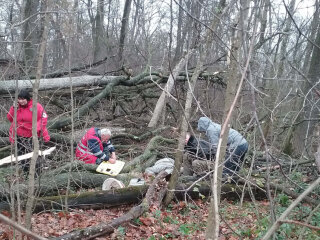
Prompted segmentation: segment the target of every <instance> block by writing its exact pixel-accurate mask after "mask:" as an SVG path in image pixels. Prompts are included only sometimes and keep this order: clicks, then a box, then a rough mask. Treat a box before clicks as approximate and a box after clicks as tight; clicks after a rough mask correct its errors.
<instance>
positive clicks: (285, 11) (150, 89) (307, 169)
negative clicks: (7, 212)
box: [0, 0, 320, 239]
mask: <svg viewBox="0 0 320 240" xmlns="http://www.w3.org/2000/svg"><path fill="white" fill-rule="evenodd" d="M0 2H1V7H0V48H1V51H0V73H1V80H0V81H1V84H0V92H1V97H0V101H1V107H0V109H1V110H0V115H1V124H0V136H1V139H0V144H1V149H0V155H1V157H5V156H7V155H9V154H11V153H14V146H11V145H10V143H9V141H8V129H9V123H8V121H6V115H7V112H8V110H9V108H10V106H11V105H12V104H13V102H14V101H15V98H16V97H17V93H18V90H19V89H21V88H27V89H29V90H30V91H32V92H33V98H34V99H35V100H36V101H39V102H40V103H41V104H42V105H43V106H44V107H45V109H46V111H47V114H48V116H49V123H48V129H49V131H50V134H51V143H50V144H49V145H51V146H56V147H57V150H56V151H55V153H54V154H53V155H51V156H50V157H48V158H47V159H46V166H45V167H47V172H50V171H54V170H56V169H60V170H61V168H64V169H69V170H68V171H67V173H68V174H66V176H65V177H66V178H63V180H61V182H65V183H67V184H68V185H67V188H66V190H63V191H62V192H59V191H60V190H61V188H59V187H57V186H56V189H55V190H53V189H54V188H53V187H52V188H50V191H53V192H54V193H55V194H59V195H65V194H66V195H67V197H68V194H70V193H75V192H78V191H79V189H82V187H84V185H85V184H83V185H82V183H81V181H80V184H79V181H78V182H77V181H74V183H75V182H76V184H75V185H77V187H74V186H73V185H72V181H73V180H70V179H76V177H75V176H73V175H72V173H75V172H76V171H78V173H79V176H81V177H80V178H86V179H87V177H86V176H89V174H87V173H84V172H82V170H83V169H85V167H83V166H82V167H80V168H82V170H81V171H80V170H79V168H77V169H76V168H73V165H72V164H73V160H72V159H73V154H74V146H75V144H76V142H77V141H78V140H79V138H80V137H81V136H82V135H83V133H84V132H85V130H86V129H88V128H90V127H91V126H97V127H110V128H111V129H112V131H113V133H114V137H113V138H114V139H113V141H114V144H115V145H116V148H117V151H118V154H119V158H120V159H123V160H125V161H128V162H130V161H132V160H133V162H134V163H135V164H137V163H138V165H139V164H142V165H143V164H145V163H148V164H150V162H151V160H150V159H153V160H155V159H159V158H161V157H166V156H169V157H173V158H175V159H176V168H177V169H179V168H180V167H181V161H182V153H183V141H184V140H183V139H184V134H185V132H186V131H187V128H189V130H191V131H194V133H195V134H197V136H199V133H197V132H196V128H195V123H196V121H197V120H198V118H199V117H201V116H204V115H205V116H208V117H210V118H211V119H212V120H214V121H216V122H219V123H221V124H225V126H228V127H230V126H231V127H232V128H234V129H237V130H238V131H239V132H241V133H242V134H243V135H244V136H245V137H246V139H247V140H248V142H249V145H250V149H249V153H248V154H247V157H246V161H245V163H244V166H243V169H244V170H243V171H242V172H241V173H240V175H241V176H240V177H242V179H244V180H245V181H244V182H242V183H241V184H242V185H239V183H237V184H236V186H237V187H239V186H240V188H243V189H242V191H239V192H238V195H239V197H238V199H240V202H241V203H242V202H243V196H244V195H243V194H244V192H245V187H247V186H248V185H249V186H250V185H251V184H252V186H255V187H257V186H258V187H260V188H263V189H264V192H265V195H264V198H266V199H267V201H268V206H269V209H268V211H269V212H268V213H266V215H264V216H261V215H259V214H257V215H256V216H255V218H256V219H257V223H258V224H257V225H259V224H260V226H262V225H263V224H262V222H263V221H265V222H264V225H263V226H265V227H264V228H263V229H262V228H259V229H258V230H257V226H256V228H255V229H254V230H250V231H249V232H247V236H245V235H241V234H243V232H242V233H241V234H240V237H241V236H242V238H246V237H247V238H253V239H255V238H258V237H262V236H263V235H264V234H265V233H266V232H267V230H268V229H269V230H271V232H272V234H273V233H274V232H276V235H275V236H276V238H277V239H295V238H296V239H298V238H300V239H319V237H318V236H319V235H317V234H319V226H320V225H319V223H320V214H319V206H320V205H319V196H318V194H319V193H320V189H319V186H318V185H319V169H320V155H319V152H320V147H319V130H320V129H319V97H320V91H319V86H318V85H319V81H320V78H319V76H320V60H319V59H320V47H319V46H320V27H319V17H320V14H319V1H318V0H315V1H298V0H291V1H285V0H284V1H272V0H253V1H249V0H240V1H233V0H230V1H225V0H220V1H213V0H197V1H191V0H163V1H160V0H158V1H152V0H150V1H144V0H133V1H132V0H125V1H112V0H97V1H92V0H83V1H79V0H73V1H71V0H57V1H53V2H51V1H46V0H16V1H6V0H2V1H0ZM228 127H227V129H228ZM156 137H158V139H157V138H156ZM202 137H204V136H202ZM155 138H156V139H155ZM160 138H161V139H160ZM159 139H160V140H159ZM222 139H224V138H223V135H222ZM154 143H155V144H154ZM153 144H154V145H153ZM35 145H37V144H35ZM36 147H37V146H36ZM41 147H42V143H41V142H40V148H41ZM224 147H225V143H224V140H222V149H224ZM150 149H151V150H150ZM148 151H149V152H148ZM221 152H222V156H221V155H220V157H219V154H217V155H218V157H217V158H219V159H217V160H216V161H217V162H218V161H219V162H221V161H223V160H222V159H223V155H224V154H223V153H224V151H221ZM146 154H149V155H148V156H146ZM141 156H142V157H141ZM148 160H149V162H148ZM70 162H71V163H72V164H71V165H72V166H71V165H70V166H71V167H69V165H68V163H70ZM66 165H67V166H68V168H67V167H64V166H66ZM133 165H134V164H129V166H131V167H132V166H133ZM134 166H135V167H136V165H134ZM143 166H144V167H145V166H146V165H143ZM141 168H142V167H141ZM141 168H140V169H139V170H141ZM8 169H9V170H8ZM128 169H129V167H128ZM135 169H136V170H137V168H135ZM0 170H1V178H2V180H1V182H2V188H1V189H2V196H1V197H3V198H2V199H3V202H8V203H10V204H9V205H10V206H11V216H12V218H13V219H14V220H15V221H16V222H18V223H20V224H23V220H22V219H21V218H20V215H21V214H20V211H21V209H20V208H19V207H18V206H19V202H18V204H17V203H16V202H15V201H16V200H15V199H19V198H22V200H21V201H22V202H24V201H26V202H27V203H26V206H27V207H26V209H28V206H29V209H30V213H29V216H28V214H27V213H26V216H25V217H26V218H28V217H29V218H31V212H32V211H31V209H32V208H33V206H34V202H33V200H31V199H32V196H33V195H34V194H36V195H37V196H39V197H40V196H43V195H45V194H43V192H41V189H40V188H37V187H36V185H37V184H38V183H39V186H40V185H41V182H40V181H41V180H39V179H36V180H33V182H32V181H31V180H30V179H29V180H28V182H27V181H25V182H27V183H25V182H24V180H23V179H20V178H19V173H18V171H17V170H16V169H15V166H14V164H13V165H12V166H9V167H7V168H1V169H0ZM216 170H218V169H216ZM86 171H88V169H86ZM216 172H218V174H219V172H220V171H216ZM55 173H58V172H55ZM59 173H61V171H60V172H59ZM81 174H84V175H81ZM49 175H50V174H49ZM95 175H96V174H95ZM257 175H259V178H258V179H256V180H255V183H254V184H253V181H251V182H246V180H248V179H249V178H251V177H254V176H257ZM82 176H84V177H82ZM47 177H49V176H47ZM50 177H51V178H53V177H54V175H51V176H50ZM209 177H210V176H209ZM91 178H94V177H93V176H92V174H91V175H90V179H91ZM44 179H46V178H44ZM99 179H100V180H95V181H96V182H95V183H100V182H101V181H102V179H101V178H99ZM172 179H173V180H172V183H171V182H170V184H169V186H168V188H169V189H170V188H171V189H174V186H175V184H176V183H174V181H175V180H177V179H178V176H175V175H174V176H173V177H172ZM211 179H212V180H211V181H208V182H207V184H208V186H209V189H210V188H211V191H212V192H215V195H213V197H209V199H210V201H211V203H212V204H210V205H208V206H206V207H207V208H208V209H212V211H210V214H209V216H208V219H207V220H205V221H208V225H207V227H206V228H203V229H206V231H205V230H203V229H202V230H203V231H202V232H204V231H205V234H204V235H203V236H202V237H204V238H206V239H209V238H210V237H212V238H215V239H218V235H219V234H220V237H222V235H223V230H221V225H220V233H219V222H220V220H221V219H220V218H219V212H220V215H223V214H224V212H223V210H222V209H223V202H222V203H220V204H219V206H220V210H219V209H218V208H217V207H213V203H214V202H215V201H216V202H219V200H220V197H219V196H220V189H221V188H222V190H224V187H225V185H226V184H223V183H221V181H219V176H214V175H212V176H211ZM48 181H50V180H48V178H47V182H48ZM52 181H53V180H52ZM57 181H58V180H57ZM194 181H195V180H194ZM314 181H315V182H314ZM312 182H314V183H315V185H312ZM24 183H25V185H26V186H28V187H26V188H27V189H28V194H26V196H28V197H26V198H25V199H24V197H23V196H19V194H18V192H19V191H21V189H20V187H21V185H23V184H24ZM87 185H90V184H87ZM71 186H73V187H71ZM274 186H275V187H274ZM64 187H66V186H64ZM87 187H88V186H87ZM90 187H96V186H95V184H92V185H90ZM308 187H312V188H314V189H311V190H310V188H308ZM231 188H232V187H231ZM17 189H18V190H17ZM250 189H251V187H249V195H250V196H251V200H252V201H253V203H254V206H255V208H256V209H258V208H259V207H261V205H259V204H258V203H255V200H254V196H253V195H254V194H253V193H252V192H251V193H250V191H251V190H250ZM305 189H309V190H310V191H313V192H312V195H309V197H308V198H304V201H305V199H308V201H307V203H306V204H307V205H297V207H298V209H299V210H297V208H295V210H294V212H295V211H298V212H299V211H300V212H303V214H301V216H302V217H301V216H300V215H299V216H298V215H297V214H295V215H294V214H293V215H291V219H293V220H294V221H296V222H299V223H296V222H295V223H292V222H291V223H285V224H282V223H283V221H285V220H286V217H287V216H288V215H286V216H283V217H284V218H281V217H280V216H281V214H283V213H285V210H286V209H287V207H289V206H292V205H290V204H291V203H294V199H295V198H297V197H298V196H299V195H300V194H301V193H302V192H303V191H304V190H305ZM15 190H17V191H15ZM229 190H230V189H229ZM286 190H290V191H291V192H288V191H286ZM47 191H49V190H48V189H47ZM65 191H66V192H65ZM69 191H70V193H69ZM80 191H81V190H80ZM83 191H86V190H83ZM231 191H232V190H231ZM10 192H11V193H12V192H13V193H12V194H13V195H12V194H11V195H10V194H9V193H10ZM292 192H293V193H292ZM222 193H223V191H222ZM294 193H295V194H296V195H294ZM8 194H9V195H10V196H8ZM14 194H17V195H18V196H16V197H15V196H14ZM21 194H22V193H21ZM169 195H170V194H169ZM171 197H172V196H171ZM26 199H29V201H28V200H26ZM66 199H67V198H66ZM300 201H302V199H300ZM300 201H299V202H300ZM28 202H29V204H28ZM165 202H166V206H168V199H166V201H165ZM65 203H66V206H68V204H67V201H66V202H65ZM299 204H301V203H299ZM22 205H23V204H22ZM264 207H265V206H264ZM17 208H18V209H17ZM186 208H188V206H187V207H186ZM66 209H68V208H67V207H66ZM288 209H289V208H288ZM189 210H190V209H189ZM26 212H28V211H26ZM212 212H214V213H215V214H214V213H212ZM211 214H212V215H211ZM210 219H212V222H210ZM261 221H262V222H261ZM281 221H282V222H281ZM26 222H27V221H26ZM140 223H141V222H140ZM272 223H274V224H275V225H277V227H276V228H278V227H279V226H280V225H281V227H280V230H278V231H276V230H275V229H273V230H272V227H270V226H272ZM300 223H304V224H305V227H306V228H303V227H299V226H300V225H301V224H300ZM210 224H212V226H215V227H212V229H213V230H212V231H211V230H208V226H211V225H210ZM299 224H300V225H299ZM310 226H311V227H310ZM312 226H314V227H318V229H317V228H316V229H314V228H312ZM26 227H27V228H29V229H31V221H30V225H29V226H28V223H27V224H26ZM228 227H230V226H227V228H228ZM33 228H35V225H34V226H33ZM306 229H307V230H306ZM246 230H247V229H246ZM228 234H229V235H226V236H229V237H230V236H231V235H232V234H234V233H232V232H231V233H230V232H228ZM232 236H233V235H232ZM235 236H237V237H239V233H238V235H237V234H235ZM148 237H150V235H149V236H148ZM180 237H181V236H180ZM265 239H267V238H265Z"/></svg>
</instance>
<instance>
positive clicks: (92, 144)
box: [88, 128, 116, 164]
mask: <svg viewBox="0 0 320 240" xmlns="http://www.w3.org/2000/svg"><path fill="white" fill-rule="evenodd" d="M99 130H100V129H99V128H94V131H95V135H96V136H97V137H98V138H99V139H101V136H100V134H99ZM102 146H103V151H101V149H100V145H99V142H98V140H96V139H89V140H88V148H89V149H90V152H92V153H93V154H94V155H95V156H97V157H98V159H97V162H96V163H98V162H100V163H101V162H102V161H108V160H109V158H110V156H109V155H110V153H113V152H115V151H116V150H115V148H114V146H113V145H112V143H111V141H110V140H108V142H106V143H102ZM98 164H99V163H98Z"/></svg>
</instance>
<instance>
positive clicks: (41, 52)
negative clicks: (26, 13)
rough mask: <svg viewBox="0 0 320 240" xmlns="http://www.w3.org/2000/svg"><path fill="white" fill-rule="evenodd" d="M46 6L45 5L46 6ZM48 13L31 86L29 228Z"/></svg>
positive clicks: (27, 221) (27, 219)
mask: <svg viewBox="0 0 320 240" xmlns="http://www.w3.org/2000/svg"><path fill="white" fill-rule="evenodd" d="M44 4H49V3H47V1H44ZM47 7H48V6H46V8H47ZM47 24H48V14H45V20H44V25H43V27H44V29H43V35H42V38H41V44H40V49H39V57H38V66H37V74H36V76H37V77H36V80H35V83H34V86H33V102H32V109H33V111H32V141H33V152H34V154H33V156H32V158H31V162H30V170H29V176H28V178H29V181H28V199H27V204H26V219H25V222H26V228H27V229H31V217H32V207H33V203H34V188H35V181H34V178H35V167H36V161H37V158H38V154H39V139H38V132H37V115H38V111H37V104H38V88H39V80H40V78H41V74H42V69H43V59H44V54H45V50H46V44H47V37H48V27H47Z"/></svg>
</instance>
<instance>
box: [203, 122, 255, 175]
mask: <svg viewBox="0 0 320 240" xmlns="http://www.w3.org/2000/svg"><path fill="white" fill-rule="evenodd" d="M198 130H199V131H201V132H205V133H206V136H207V137H208V140H209V142H210V143H211V144H213V145H216V146H217V145H218V142H219V137H220V133H221V125H220V124H218V123H215V122H213V121H211V120H210V119H209V118H207V117H201V118H200V119H199V121H198ZM248 146H249V145H248V142H247V140H246V139H245V138H244V137H243V136H242V135H241V134H240V133H239V132H238V131H236V130H235V129H232V128H230V130H229V134H228V141H227V151H226V157H225V163H224V169H223V176H233V175H234V174H235V173H236V172H238V171H239V169H240V166H241V164H242V162H243V160H244V157H245V155H246V153H247V151H248Z"/></svg>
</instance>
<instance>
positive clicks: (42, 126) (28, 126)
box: [7, 89, 50, 172]
mask: <svg viewBox="0 0 320 240" xmlns="http://www.w3.org/2000/svg"><path fill="white" fill-rule="evenodd" d="M14 112H15V107H14V106H12V107H11V108H10V110H9V112H8V114H7V118H8V120H9V121H10V122H11V126H10V130H9V139H10V142H11V143H14V140H15V131H16V133H17V147H18V149H17V150H18V155H23V154H26V153H29V152H32V151H33V144H32V99H31V96H30V94H29V92H28V91H27V90H24V89H23V90H21V91H20V92H19V94H18V108H17V126H15V122H14ZM37 112H38V115H37V126H36V127H37V133H38V137H42V138H43V140H44V142H48V141H49V140H50V135H49V133H48V130H47V127H46V126H47V119H48V116H47V113H46V112H45V110H44V109H43V107H42V105H41V104H40V103H38V104H37ZM29 162H30V160H29V159H27V160H23V161H20V164H21V165H22V166H23V170H24V171H25V172H26V171H29Z"/></svg>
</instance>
